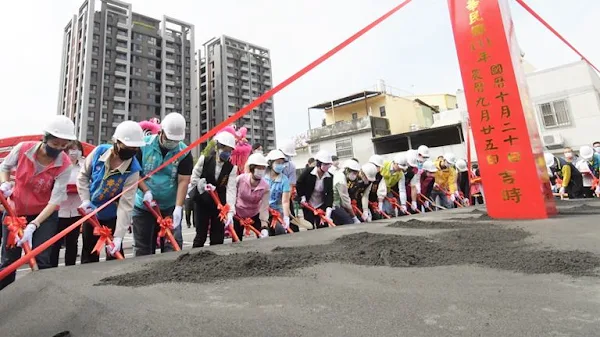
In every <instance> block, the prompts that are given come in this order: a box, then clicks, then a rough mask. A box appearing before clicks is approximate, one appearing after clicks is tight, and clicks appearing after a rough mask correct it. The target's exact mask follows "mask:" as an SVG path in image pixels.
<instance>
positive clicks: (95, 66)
mask: <svg viewBox="0 0 600 337" xmlns="http://www.w3.org/2000/svg"><path fill="white" fill-rule="evenodd" d="M92 68H94V69H96V68H98V60H96V59H92Z"/></svg>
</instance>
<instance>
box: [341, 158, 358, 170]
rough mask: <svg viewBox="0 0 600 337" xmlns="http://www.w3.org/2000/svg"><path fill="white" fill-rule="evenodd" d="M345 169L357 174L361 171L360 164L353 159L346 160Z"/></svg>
mask: <svg viewBox="0 0 600 337" xmlns="http://www.w3.org/2000/svg"><path fill="white" fill-rule="evenodd" d="M343 167H344V168H347V169H350V170H352V171H356V172H358V171H360V164H359V163H358V162H357V161H356V160H352V159H349V160H346V162H345V163H344V166H343Z"/></svg>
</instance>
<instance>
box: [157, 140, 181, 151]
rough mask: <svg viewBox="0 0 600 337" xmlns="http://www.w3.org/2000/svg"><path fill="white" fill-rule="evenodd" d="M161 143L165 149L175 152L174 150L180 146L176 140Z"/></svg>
mask: <svg viewBox="0 0 600 337" xmlns="http://www.w3.org/2000/svg"><path fill="white" fill-rule="evenodd" d="M160 143H161V144H160V145H161V146H162V147H164V148H165V149H167V150H173V149H174V148H176V147H177V145H179V142H178V141H176V140H167V139H165V140H163V139H161V141H160Z"/></svg>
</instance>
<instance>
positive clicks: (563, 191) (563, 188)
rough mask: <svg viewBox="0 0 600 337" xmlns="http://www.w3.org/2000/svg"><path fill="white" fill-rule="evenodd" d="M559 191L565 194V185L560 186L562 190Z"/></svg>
mask: <svg viewBox="0 0 600 337" xmlns="http://www.w3.org/2000/svg"><path fill="white" fill-rule="evenodd" d="M558 193H560V194H565V187H564V186H562V187H561V188H560V190H558Z"/></svg>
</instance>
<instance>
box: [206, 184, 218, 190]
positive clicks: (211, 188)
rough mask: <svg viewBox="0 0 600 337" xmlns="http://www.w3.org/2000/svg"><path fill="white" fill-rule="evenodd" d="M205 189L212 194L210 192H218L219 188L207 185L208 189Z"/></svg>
mask: <svg viewBox="0 0 600 337" xmlns="http://www.w3.org/2000/svg"><path fill="white" fill-rule="evenodd" d="M204 189H205V190H207V191H208V192H210V191H214V190H216V189H217V188H216V187H215V185H212V184H206V187H204Z"/></svg>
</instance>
